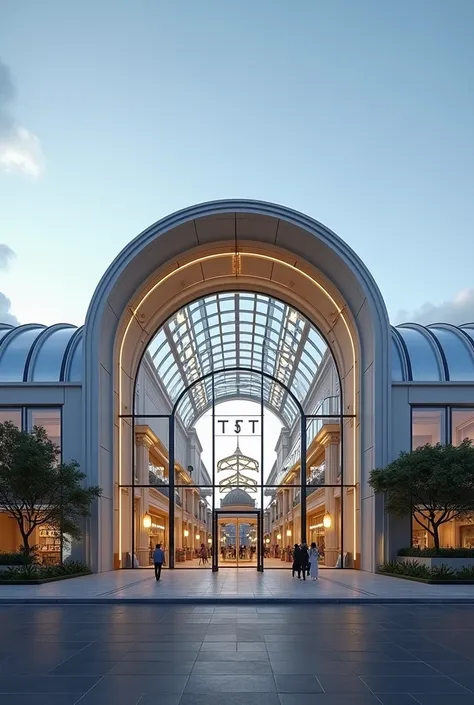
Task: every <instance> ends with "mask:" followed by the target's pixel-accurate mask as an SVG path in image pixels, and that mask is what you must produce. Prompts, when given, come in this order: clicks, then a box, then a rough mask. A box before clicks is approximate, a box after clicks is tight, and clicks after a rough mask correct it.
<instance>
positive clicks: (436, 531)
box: [432, 524, 439, 553]
mask: <svg viewBox="0 0 474 705" xmlns="http://www.w3.org/2000/svg"><path fill="white" fill-rule="evenodd" d="M432 526H433V541H434V547H435V551H436V553H439V526H438V524H432Z"/></svg>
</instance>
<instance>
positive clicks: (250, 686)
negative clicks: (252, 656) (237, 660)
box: [185, 675, 276, 694]
mask: <svg viewBox="0 0 474 705" xmlns="http://www.w3.org/2000/svg"><path fill="white" fill-rule="evenodd" d="M275 691H276V688H275V681H274V678H273V676H246V677H242V676H241V675H237V676H235V675H214V676H209V675H205V676H195V675H191V676H190V678H189V680H188V683H187V685H186V690H185V692H186V693H200V694H202V693H272V692H275Z"/></svg>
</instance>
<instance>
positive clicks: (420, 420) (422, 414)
mask: <svg viewBox="0 0 474 705" xmlns="http://www.w3.org/2000/svg"><path fill="white" fill-rule="evenodd" d="M445 418H446V412H445V409H413V411H412V449H413V450H415V449H416V448H420V447H421V446H424V445H426V444H427V443H429V444H430V445H435V444H436V443H444V442H445V440H446V433H445Z"/></svg>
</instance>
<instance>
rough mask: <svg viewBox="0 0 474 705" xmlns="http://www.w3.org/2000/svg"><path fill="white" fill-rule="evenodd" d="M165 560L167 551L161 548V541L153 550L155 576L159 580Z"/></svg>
mask: <svg viewBox="0 0 474 705" xmlns="http://www.w3.org/2000/svg"><path fill="white" fill-rule="evenodd" d="M164 562H165V552H164V551H163V549H162V548H161V543H157V544H156V548H155V550H154V551H153V563H154V564H155V578H156V579H157V580H159V579H160V577H161V569H162V567H163V563H164Z"/></svg>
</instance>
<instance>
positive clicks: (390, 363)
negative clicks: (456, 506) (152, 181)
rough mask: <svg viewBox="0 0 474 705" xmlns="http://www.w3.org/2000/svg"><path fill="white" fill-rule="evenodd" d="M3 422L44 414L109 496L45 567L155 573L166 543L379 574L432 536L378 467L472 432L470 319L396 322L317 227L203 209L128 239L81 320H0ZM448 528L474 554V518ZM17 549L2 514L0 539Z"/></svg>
mask: <svg viewBox="0 0 474 705" xmlns="http://www.w3.org/2000/svg"><path fill="white" fill-rule="evenodd" d="M228 402H232V404H234V407H232V408H231V413H229V411H228V409H229V406H228V404H227V406H226V407H223V406H222V405H223V404H226V403H228ZM242 404H247V406H245V413H244V411H243V409H244V406H242ZM249 404H250V406H248V405H249ZM252 405H253V406H252ZM223 408H225V409H226V411H225V413H224V412H222V409H223ZM248 409H250V412H249V411H248ZM270 417H271V418H272V419H273V421H272V423H273V428H274V427H275V419H276V420H277V422H278V423H279V429H280V430H279V433H278V437H277V440H276V445H275V452H274V453H272V454H271V457H269V454H268V452H267V451H266V450H265V448H266V445H265V434H266V433H267V435H268V423H269V421H268V419H269V418H270ZM203 418H207V419H208V424H207V426H206V428H207V429H208V430H207V431H206V433H204V434H203V433H202V432H201V433H198V431H197V426H198V425H199V420H200V419H201V420H202V419H203ZM0 420H1V421H5V420H12V421H14V422H15V423H17V424H18V425H19V426H22V427H23V428H26V429H29V428H31V427H32V426H33V425H41V426H44V427H45V428H46V430H47V432H48V434H49V436H50V437H51V438H52V439H53V440H54V441H55V442H57V443H58V445H60V447H61V453H62V458H63V460H64V461H68V460H72V459H74V460H77V461H78V462H79V463H80V465H81V467H82V469H83V471H84V472H85V473H86V475H87V479H88V482H89V484H93V485H100V487H101V488H102V496H101V498H100V499H99V500H98V501H97V502H96V503H95V504H94V506H93V509H92V515H91V517H90V519H88V520H87V522H86V525H85V527H84V539H83V541H82V542H81V543H80V544H76V545H74V544H73V545H72V546H69V544H68V541H67V537H66V538H63V539H62V538H61V537H58V536H57V534H56V532H55V531H54V530H48V529H47V528H45V527H43V528H42V529H41V530H39V531H38V535H37V536H36V537H35V543H37V544H38V545H39V546H40V552H41V553H42V554H43V556H44V559H45V560H48V561H49V560H56V559H58V557H59V555H60V553H61V550H62V551H63V554H64V555H65V552H66V553H69V552H71V553H72V555H73V556H74V557H76V558H80V559H82V560H85V561H87V562H89V563H90V565H91V566H92V567H93V569H94V570H95V571H98V572H102V571H107V570H112V569H119V568H131V567H148V566H149V565H150V548H151V547H152V546H153V545H154V544H155V543H158V542H159V543H162V544H163V545H164V547H165V550H166V555H167V565H168V566H169V567H171V568H180V567H190V566H195V567H201V568H209V569H210V568H212V569H214V570H218V569H219V568H221V567H225V566H228V565H237V566H239V567H252V568H253V569H258V570H263V569H266V568H273V567H282V566H284V565H285V563H286V562H287V561H288V560H289V557H290V551H289V549H290V546H291V545H292V544H294V543H299V542H304V541H306V542H309V541H313V540H314V541H316V542H317V543H318V546H319V547H320V550H321V556H322V564H323V565H324V566H326V567H341V568H356V569H362V570H366V571H375V570H376V569H377V566H378V565H379V564H380V563H382V562H383V561H384V560H387V559H390V558H393V557H394V556H395V555H396V553H397V551H398V549H400V548H401V547H405V546H409V545H411V544H412V543H416V544H417V545H428V544H429V537H428V536H427V535H426V533H425V532H424V531H423V530H422V529H421V527H418V528H417V526H416V524H415V525H414V526H413V527H412V525H411V520H410V519H409V518H407V519H405V520H402V519H399V518H394V517H391V516H389V515H387V514H386V513H385V511H384V504H383V498H382V497H380V496H374V494H373V492H372V491H371V488H370V486H369V485H368V478H369V474H370V471H371V470H372V469H373V468H375V467H383V466H385V465H386V464H387V463H388V462H390V461H391V460H392V459H394V458H395V457H397V456H398V454H399V453H400V452H401V451H404V450H410V449H411V448H415V447H417V446H419V445H422V444H425V443H436V442H438V441H439V442H453V443H459V442H460V441H461V440H462V439H463V438H465V437H470V438H474V324H472V323H471V324H466V325H464V326H458V327H455V326H452V325H449V324H442V323H440V324H436V325H431V326H428V327H424V326H421V325H417V324H404V325H401V326H397V327H392V326H390V324H389V320H388V316H387V311H386V308H385V304H384V301H383V299H382V297H381V294H380V291H379V290H378V288H377V286H376V284H375V282H374V280H373V278H372V276H371V275H370V273H369V271H368V270H367V268H366V267H365V265H364V264H363V262H361V260H360V259H359V258H358V257H357V255H356V254H355V253H354V252H353V251H352V250H351V249H350V248H349V247H348V246H347V245H346V244H345V243H344V242H343V241H342V240H341V239H340V238H339V237H337V236H336V235H335V234H334V233H332V232H331V231H330V230H328V229H327V228H326V227H324V226H323V225H321V224H320V223H318V222H316V221H314V220H312V219H311V218H309V217H307V216H305V215H302V214H300V213H297V212H295V211H292V210H289V209H287V208H284V207H281V206H277V205H273V204H268V203H262V202H258V201H237V200H236V201H219V202H212V203H206V204H201V205H197V206H194V207H191V208H188V209H186V210H183V211H180V212H178V213H174V214H173V215H171V216H169V217H166V218H164V219H163V220H161V221H159V222H157V223H156V224H154V225H152V226H151V227H150V228H148V229H147V230H145V231H144V232H143V233H142V234H141V235H139V236H138V237H137V238H136V239H135V240H132V242H131V243H130V244H129V245H128V246H127V247H126V248H125V249H124V250H123V251H122V252H121V253H120V254H119V255H118V257H117V258H116V259H115V260H114V262H112V264H111V265H110V267H109V269H108V270H107V271H106V273H105V274H104V276H103V278H102V280H101V281H100V283H99V285H98V287H97V289H96V291H95V293H94V296H93V298H92V301H91V303H90V306H89V310H88V314H87V318H86V322H85V325H84V326H83V327H81V328H75V327H74V326H69V325H66V324H58V325H56V326H50V327H45V326H42V325H22V326H19V327H17V328H12V327H11V326H8V325H3V324H1V325H0ZM223 436H226V442H227V443H231V444H233V446H232V452H228V453H223V451H222V450H221V449H222V448H224V447H226V448H227V447H230V446H229V445H227V446H224V445H223V443H224V441H223V440H222V438H223ZM245 438H250V439H251V440H250V441H245ZM246 443H247V445H245V444H246ZM249 444H250V445H249ZM252 444H253V445H252ZM249 448H250V449H251V451H249ZM255 449H257V450H255ZM265 454H266V457H264V456H265ZM170 468H172V469H173V468H174V471H172V472H170ZM443 531H444V533H443V536H442V543H443V545H446V546H474V524H471V523H470V522H469V521H459V522H453V523H452V524H447V525H445V527H444V529H443ZM19 543H20V539H19V535H18V533H17V530H16V525H15V523H14V522H13V521H12V520H10V519H9V518H8V517H7V516H6V515H5V514H0V550H4V551H5V550H17V549H18V546H19ZM65 547H67V548H65ZM64 555H63V557H64Z"/></svg>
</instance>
